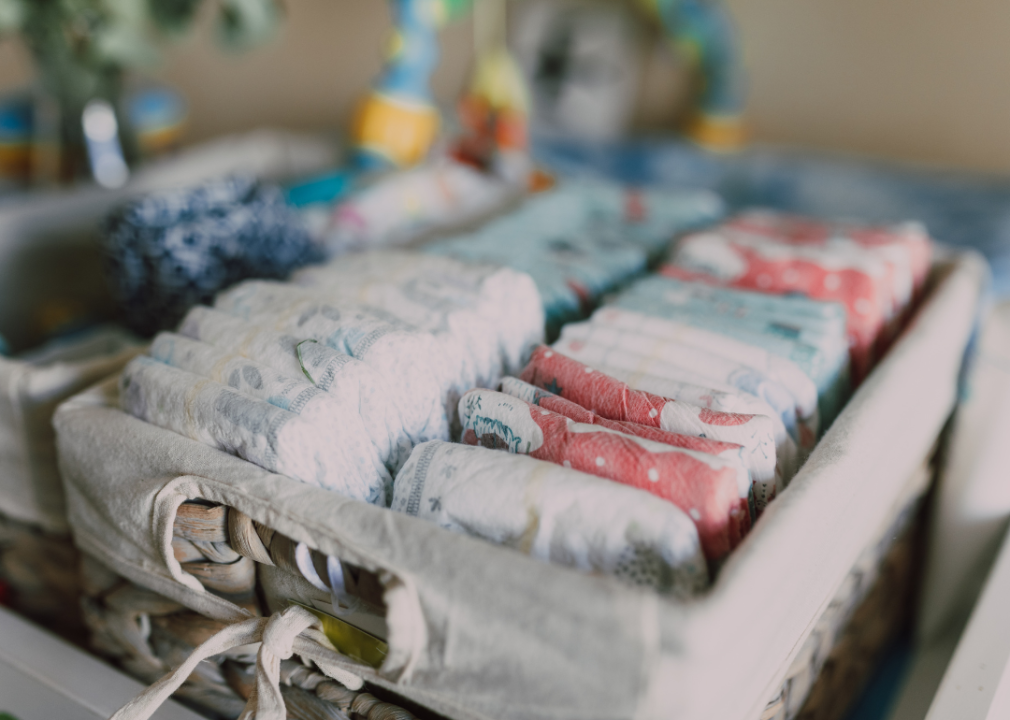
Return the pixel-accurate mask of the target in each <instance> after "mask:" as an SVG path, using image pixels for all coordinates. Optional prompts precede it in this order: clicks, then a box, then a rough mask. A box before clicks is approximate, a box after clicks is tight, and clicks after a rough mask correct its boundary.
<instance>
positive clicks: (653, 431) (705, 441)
mask: <svg viewBox="0 0 1010 720" xmlns="http://www.w3.org/2000/svg"><path fill="white" fill-rule="evenodd" d="M501 392H503V393H505V394H506V395H511V396H512V397H515V398H519V399H520V400H523V401H525V402H528V403H529V404H530V405H536V406H537V407H542V408H544V409H545V410H550V411H551V412H554V413H557V414H558V415H564V416H565V417H566V418H568V419H569V420H574V421H575V422H577V423H582V424H583V425H598V426H599V427H601V428H603V429H606V430H613V431H614V432H620V433H624V434H625V435H634V436H635V437H640V438H645V439H646V440H651V441H652V442H658V443H662V444H663V445H670V446H672V447H679V448H685V449H687V450H696V451H697V452H703V453H707V454H708V455H715V456H716V457H719V458H722V459H723V460H726V461H727V462H730V463H733V464H734V465H737V466H738V467H739V468H740V470H741V472H744V473H747V474H748V477H749V476H750V471H749V470H747V468H746V464H745V463H744V460H743V447H742V446H740V445H736V444H734V443H724V442H719V441H718V440H711V439H709V438H700V437H695V436H693V435H681V434H680V433H673V432H670V431H668V430H662V429H660V428H657V427H651V426H649V425H640V424H638V423H632V422H622V421H620V420H607V419H606V418H602V417H600V416H599V415H597V414H596V413H594V412H593V411H592V410H587V409H586V408H584V407H582V406H581V405H576V404H575V403H573V402H571V401H570V400H565V399H564V398H563V397H561V396H560V395H555V394H554V393H551V392H548V391H546V390H544V389H542V388H538V387H536V386H535V385H530V384H529V383H525V382H523V381H522V380H520V379H518V378H514V377H507V378H503V379H502V383H501ZM754 514H755V513H754V512H753V511H752V512H751V515H754Z"/></svg>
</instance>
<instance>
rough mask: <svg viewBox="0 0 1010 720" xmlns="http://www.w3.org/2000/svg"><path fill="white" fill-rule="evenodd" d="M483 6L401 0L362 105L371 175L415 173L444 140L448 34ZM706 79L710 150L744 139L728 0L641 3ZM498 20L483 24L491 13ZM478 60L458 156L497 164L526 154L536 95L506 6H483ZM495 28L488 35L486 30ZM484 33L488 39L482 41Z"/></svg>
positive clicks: (697, 135)
mask: <svg viewBox="0 0 1010 720" xmlns="http://www.w3.org/2000/svg"><path fill="white" fill-rule="evenodd" d="M472 2H473V0H392V10H393V18H394V24H395V30H394V33H393V37H392V40H391V46H390V52H389V57H388V59H387V63H386V66H385V68H384V70H383V72H382V74H381V76H380V78H379V80H378V82H377V83H376V86H375V88H374V89H373V91H372V93H371V94H370V95H369V96H367V97H366V98H365V99H364V101H363V102H362V104H361V106H360V107H359V109H358V113H357V116H356V118H355V122H354V127H353V135H354V140H355V144H356V146H357V150H358V163H359V165H360V166H362V167H364V168H366V169H374V168H384V167H407V166H410V165H414V164H416V163H418V162H420V161H421V160H423V159H424V158H425V157H426V156H427V154H428V152H429V150H430V149H431V148H432V146H433V145H434V143H435V140H436V137H437V135H438V129H439V115H438V110H437V108H436V107H435V104H434V100H433V98H432V95H431V89H430V87H429V83H430V79H431V75H432V73H433V72H434V69H435V67H436V65H437V64H438V54H439V45H438V30H439V28H440V27H441V26H442V25H444V24H446V23H447V22H449V21H451V20H453V19H456V18H458V17H461V16H463V15H464V14H465V13H466V12H467V11H468V10H469V9H470V5H471V3H472ZM638 3H639V4H640V5H642V6H644V7H645V9H646V10H647V12H648V13H649V15H650V17H652V18H653V20H655V21H658V22H659V23H660V24H661V25H662V27H663V28H664V30H665V31H666V33H667V35H668V38H669V40H670V42H671V43H672V44H673V45H674V46H675V47H676V48H677V49H678V50H679V51H680V52H681V53H682V54H683V55H684V56H685V57H686V58H687V59H688V61H689V62H690V63H691V66H692V68H693V69H694V70H695V72H697V73H698V74H699V76H700V86H701V89H700V92H699V96H698V98H697V100H696V110H695V112H694V113H693V115H692V118H691V121H690V124H689V126H688V127H687V129H686V132H687V135H688V136H689V137H690V138H691V139H693V140H695V141H696V142H698V143H699V144H701V145H704V146H706V147H709V148H712V149H717V150H730V149H734V148H737V147H739V146H740V145H741V144H742V143H743V121H742V112H743V104H744V98H743V81H742V72H741V66H740V59H739V56H738V51H737V43H736V37H735V34H734V29H733V25H732V21H731V18H730V17H729V13H728V11H727V10H726V8H725V7H724V6H723V4H722V3H721V2H720V0H638ZM487 4H490V5H491V6H492V7H493V8H495V9H494V10H492V11H490V12H488V11H484V12H483V15H484V16H485V17H488V18H489V21H488V22H487V23H483V24H482V23H481V22H480V18H481V13H482V11H481V8H483V7H484V6H485V5H487ZM474 7H475V8H476V9H477V12H478V16H477V18H478V23H477V29H476V33H475V34H476V35H477V36H478V62H477V72H476V75H475V79H474V81H473V83H472V85H471V89H470V93H469V94H468V96H467V97H466V98H465V99H464V100H463V102H462V103H461V104H460V115H461V118H460V119H461V122H462V125H463V127H464V137H463V138H462V140H461V141H460V142H459V143H458V144H457V147H456V154H457V155H458V156H460V157H464V158H466V159H467V161H468V162H474V163H476V164H478V165H482V166H485V167H486V166H488V165H489V164H494V163H493V161H492V158H493V157H496V156H497V154H498V153H499V152H502V151H504V152H509V151H511V150H513V149H515V148H516V147H517V146H521V147H523V148H525V144H526V125H527V118H528V113H529V103H530V101H529V95H528V90H527V89H526V88H525V86H524V81H523V79H522V76H521V73H519V71H518V67H517V65H516V64H515V61H514V60H513V59H512V57H511V55H510V54H509V52H508V50H507V48H506V46H505V42H504V25H505V23H504V7H505V1H504V0H481V2H479V3H477V4H476V5H475V6H474ZM482 27H483V28H485V29H486V32H485V31H484V30H482ZM482 34H484V35H485V38H483V39H482V38H481V37H480V36H481V35H482Z"/></svg>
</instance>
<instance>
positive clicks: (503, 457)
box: [392, 440, 708, 599]
mask: <svg viewBox="0 0 1010 720" xmlns="http://www.w3.org/2000/svg"><path fill="white" fill-rule="evenodd" d="M392 507H393V510H398V511H400V512H405V513H408V514H410V515H414V516H416V517H420V518H424V519H425V520H430V521H432V522H435V523H438V524H439V525H440V526H441V527H443V528H445V529H446V530H450V531H452V532H457V533H462V534H465V535H471V536H474V537H480V538H484V539H485V540H489V541H490V542H493V543H496V544H499V545H505V546H507V547H511V548H515V549H516V550H519V551H520V552H523V553H527V554H529V555H532V556H533V557H536V558H540V559H542V560H549V561H551V562H555V563H558V564H561V565H567V566H569V567H574V568H578V569H580V570H585V571H588V572H600V573H605V574H607V575H613V576H615V577H617V578H619V579H620V580H623V581H625V582H628V583H631V584H633V585H639V586H643V587H648V588H653V589H655V590H657V591H659V592H661V593H663V594H668V595H672V596H674V597H678V598H683V599H687V598H689V597H691V596H692V595H694V594H696V593H698V592H700V591H702V590H704V589H705V588H706V587H707V586H708V570H707V567H706V564H705V558H704V555H702V552H701V545H700V543H699V541H698V532H697V530H696V529H695V527H694V522H693V521H692V520H691V519H690V518H689V517H688V516H687V515H686V514H685V513H684V512H683V511H681V510H680V509H679V508H678V507H677V506H676V505H674V504H672V503H668V502H665V501H663V500H660V499H659V498H657V497H654V496H653V495H650V494H649V493H646V492H642V491H641V490H636V489H634V488H630V487H627V486H625V485H620V484H618V483H614V482H610V481H609V480H603V479H601V478H598V477H594V476H592V475H587V474H585V473H580V472H577V471H575V470H569V469H568V468H564V467H560V466H558V465H555V464H553V463H548V462H543V461H541V460H534V459H533V458H531V457H527V456H525V455H511V454H506V453H501V452H496V451H493V450H488V449H485V448H481V447H469V446H467V445H454V444H450V443H445V442H440V441H437V440H436V441H432V442H429V443H425V444H423V445H419V446H418V447H416V448H415V449H414V452H413V453H412V454H411V456H410V460H408V461H407V464H406V465H404V467H403V469H402V470H401V471H400V473H399V474H398V475H397V476H396V486H395V491H394V495H393V506H392Z"/></svg>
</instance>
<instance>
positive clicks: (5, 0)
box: [0, 0, 28, 720]
mask: <svg viewBox="0 0 1010 720" xmlns="http://www.w3.org/2000/svg"><path fill="white" fill-rule="evenodd" d="M27 12H28V10H27V8H26V7H25V0H0V33H8V32H17V31H18V30H20V29H21V26H22V24H23V23H24V20H25V15H26V14H27ZM0 720H3V716H0Z"/></svg>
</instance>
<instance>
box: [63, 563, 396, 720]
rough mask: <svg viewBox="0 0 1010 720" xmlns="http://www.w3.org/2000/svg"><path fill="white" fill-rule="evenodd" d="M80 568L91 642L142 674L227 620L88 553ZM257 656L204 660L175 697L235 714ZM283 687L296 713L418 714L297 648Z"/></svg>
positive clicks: (220, 714)
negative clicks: (350, 683)
mask: <svg viewBox="0 0 1010 720" xmlns="http://www.w3.org/2000/svg"><path fill="white" fill-rule="evenodd" d="M242 559H243V560H246V558H242ZM250 562H251V561H250ZM222 567H225V568H227V565H222ZM81 568H82V572H81V575H82V576H83V578H84V579H85V587H84V593H85V594H84V598H83V601H82V604H83V608H84V617H85V620H86V622H87V625H88V629H89V630H90V633H91V647H92V649H93V650H94V651H95V652H97V653H98V654H100V655H103V656H104V657H106V658H109V659H111V660H112V661H114V662H115V663H116V664H118V665H119V666H120V667H121V668H123V669H124V670H125V671H126V672H128V673H130V674H131V675H133V676H134V677H136V678H137V679H139V680H141V681H143V682H146V683H153V682H155V681H156V680H158V679H159V678H161V677H162V676H163V675H165V674H167V673H168V672H170V671H171V670H172V669H173V668H175V667H177V666H178V665H180V664H181V663H182V662H183V661H184V660H185V659H186V658H187V657H189V655H190V654H191V653H192V652H193V650H194V649H195V648H196V647H197V646H199V645H200V644H201V643H203V642H204V641H206V640H208V639H209V638H210V637H212V636H213V635H214V634H216V633H217V632H219V631H221V630H222V629H224V627H225V624H224V623H221V622H218V621H216V620H211V619H209V618H206V617H204V616H202V615H200V614H199V613H195V612H193V611H191V610H188V609H186V608H184V607H183V606H182V605H180V604H178V603H176V602H174V601H172V600H169V599H168V598H165V597H163V596H161V595H158V594H157V593H154V592H152V591H150V590H147V589H145V588H142V587H139V586H137V585H134V584H132V583H130V582H128V581H127V580H124V579H122V578H120V577H119V576H118V575H116V574H115V573H114V572H113V571H111V570H109V569H108V568H106V567H105V566H104V565H102V564H101V563H99V562H98V561H96V560H93V559H92V558H90V557H88V556H87V555H85V556H83V558H82V562H81ZM226 574H227V573H226ZM255 662H256V656H255V650H254V649H253V652H252V653H250V652H249V648H244V649H239V650H237V651H232V652H229V653H224V654H222V655H218V656H215V657H212V658H210V659H208V660H204V661H203V662H201V663H200V664H199V666H198V667H197V669H196V671H195V672H193V673H192V674H191V675H190V676H189V678H188V679H187V681H186V682H185V683H184V684H183V686H182V687H181V688H180V689H179V690H178V692H177V693H176V699H178V700H181V701H182V702H184V703H185V704H187V705H189V706H190V707H193V708H194V709H196V710H198V711H199V712H201V713H202V714H204V715H206V716H207V717H211V718H229V719H231V718H237V717H238V716H239V714H240V713H241V711H242V708H243V707H244V705H245V701H246V700H247V699H248V698H249V696H250V694H251V692H252V689H253V686H254V684H255V679H254V674H253V673H254V665H255ZM373 692H376V694H377V695H378V697H377V696H376V694H373ZM281 693H282V695H283V697H284V702H285V704H286V705H287V709H288V717H289V718H292V719H293V720H415V716H414V714H412V713H411V712H409V711H408V710H406V709H404V708H403V707H401V706H400V705H398V704H396V702H385V701H384V700H382V699H380V698H381V697H382V693H381V691H374V690H373V691H366V692H362V691H353V690H349V689H348V688H346V687H344V686H343V685H341V684H340V683H339V682H337V681H335V680H333V679H332V678H329V677H327V676H326V675H323V674H322V673H321V672H319V671H318V670H316V669H315V668H313V667H311V666H309V665H306V664H303V663H302V662H300V661H299V660H298V659H297V656H296V657H295V658H292V659H291V660H284V661H282V663H281ZM397 702H398V701H397Z"/></svg>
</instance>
